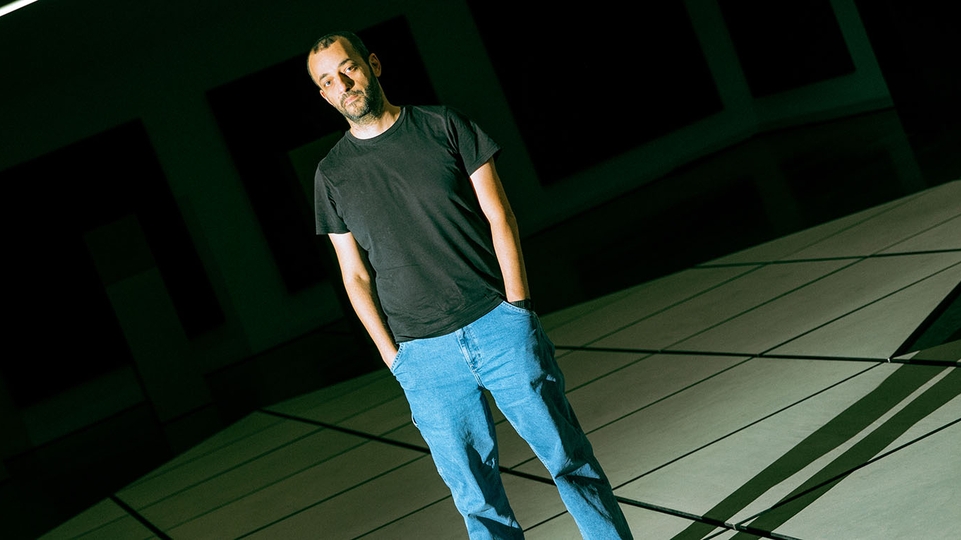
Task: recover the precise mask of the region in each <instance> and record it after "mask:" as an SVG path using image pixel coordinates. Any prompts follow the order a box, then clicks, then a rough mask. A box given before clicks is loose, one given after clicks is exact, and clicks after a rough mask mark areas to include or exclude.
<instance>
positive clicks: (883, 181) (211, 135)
mask: <svg viewBox="0 0 961 540" xmlns="http://www.w3.org/2000/svg"><path fill="white" fill-rule="evenodd" d="M649 4H652V5H646V4H644V5H640V6H633V5H632V6H631V7H630V8H626V7H623V3H617V2H613V1H610V2H608V1H601V2H592V3H591V4H590V5H591V9H590V10H587V9H584V8H579V7H572V8H564V9H562V8H556V9H553V10H551V11H547V12H545V11H543V10H535V9H531V10H517V9H516V2H510V3H509V2H506V1H505V0H486V1H480V0H447V1H444V2H432V1H426V0H419V1H418V0H397V1H391V2H387V1H377V0H360V1H356V2H351V3H324V2H316V1H308V0H284V1H280V2H278V1H268V0H250V1H245V2H230V1H226V0H201V1H197V0H189V1H188V0H165V1H156V0H149V1H144V2H121V1H119V0H88V1H86V2H74V1H67V0H40V1H39V2H36V3H34V4H31V5H29V6H27V7H25V8H22V9H20V10H18V11H15V12H13V13H11V14H9V15H7V16H4V17H2V18H0V66H2V73H0V181H2V185H3V187H4V189H5V190H6V191H5V196H4V201H5V208H4V212H3V214H4V217H5V230H6V231H7V238H8V240H9V241H8V245H9V246H10V249H8V251H7V253H8V255H7V257H6V261H7V264H6V265H5V266H6V268H7V275H8V276H9V277H8V280H7V284H8V287H7V291H8V292H7V293H5V299H6V302H5V305H6V306H7V315H8V322H7V323H6V325H5V329H6V332H5V336H6V337H7V343H6V351H5V353H4V355H3V358H2V360H0V457H2V458H3V466H2V467H0V498H2V500H0V508H3V509H4V510H3V512H4V513H5V514H4V516H3V520H2V522H3V523H8V522H9V523H13V522H16V523H23V525H22V526H21V530H22V531H31V532H36V531H38V530H43V529H44V528H49V527H52V526H53V525H55V524H56V523H57V522H58V521H59V520H61V519H64V518H65V517H66V516H69V515H70V514H71V513H72V512H75V511H78V510H79V509H81V508H83V507H84V506H85V505H87V504H90V503H91V502H93V501H96V500H99V499H101V498H103V497H104V496H105V495H106V494H109V493H111V492H112V491H113V490H116V489H117V488H118V487H120V486H122V485H124V484H125V483H126V482H129V481H130V480H131V479H132V478H135V477H136V476H137V475H139V474H143V473H144V472H145V471H146V470H149V469H150V468H152V467H155V466H156V465H157V464H158V463H161V462H163V461H164V460H165V459H169V457H171V456H172V455H175V454H176V453H178V452H180V451H182V450H184V449H186V448H189V447H190V446H192V445H193V444H196V443H197V442H198V441H200V440H202V439H203V438H205V437H206V436H208V435H210V434H211V433H213V432H214V431H215V430H217V429H219V428H220V427H223V426H224V425H227V424H229V423H230V422H232V421H234V420H236V419H238V418H240V417H241V416H243V415H245V414H247V413H249V412H250V411H251V410H254V409H255V408H257V407H260V406H263V405H266V404H269V403H273V402H276V401H278V400H281V399H285V398H288V397H292V396H294V395H297V394H300V393H302V392H306V391H310V390H313V389H316V388H320V387H323V386H325V385H329V384H332V383H335V382H338V381H341V380H344V379H347V378H350V377H353V376H356V375H358V374H361V373H364V372H367V371H369V370H372V369H376V368H378V367H380V365H381V364H380V363H379V360H378V359H377V358H376V357H375V356H374V355H373V354H372V351H371V350H370V348H369V344H368V342H367V340H366V337H365V336H364V334H363V333H362V332H361V331H360V329H359V326H358V324H357V322H356V320H355V319H354V318H353V316H352V314H351V313H350V310H349V307H348V305H347V303H346V302H345V300H344V294H343V291H342V288H341V287H340V283H339V280H338V277H337V274H336V269H335V265H334V262H333V260H332V258H331V251H330V248H329V246H328V244H327V241H326V239H323V238H317V237H315V236H314V235H313V233H312V223H311V212H312V208H311V207H310V200H311V199H310V196H311V189H312V186H311V181H312V171H313V168H314V166H315V164H316V162H317V160H318V159H319V158H320V157H322V156H323V154H324V152H325V151H326V149H327V148H329V147H330V145H331V144H333V143H334V142H335V141H336V140H337V138H339V137H340V135H341V133H342V132H343V130H344V129H346V123H345V122H344V121H343V119H341V118H340V117H339V116H338V115H337V114H336V113H335V112H334V111H333V109H332V108H330V107H329V106H327V105H326V104H325V103H323V102H322V100H321V99H320V98H319V96H317V94H316V89H315V88H314V87H313V86H312V84H311V83H310V81H309V79H308V78H307V76H306V70H305V65H304V61H305V52H306V50H307V49H308V48H309V46H310V45H311V44H312V43H313V41H314V40H315V39H316V38H317V37H318V36H319V35H320V34H322V33H324V32H326V31H329V30H333V29H338V28H348V29H353V30H355V31H357V32H358V33H360V34H361V35H362V36H363V37H364V38H365V39H366V40H367V41H368V44H369V45H370V47H371V49H372V50H373V51H374V52H377V53H378V56H379V57H380V58H381V60H382V62H383V64H384V66H385V74H384V76H383V78H382V83H383V84H384V86H385V88H386V89H387V92H388V95H389V96H390V97H391V100H392V101H393V102H395V103H399V104H404V103H446V104H449V105H452V106H455V107H458V108H460V109H461V110H463V111H464V112H466V113H468V114H469V115H471V116H472V117H474V118H475V119H476V120H477V121H478V122H479V123H480V124H481V125H482V126H483V127H485V129H487V130H488V131H489V132H490V133H491V134H492V135H493V136H494V137H495V138H497V139H498V140H499V141H500V142H501V143H502V144H503V145H504V146H505V148H506V151H505V152H504V153H503V155H502V157H501V159H500V160H499V163H498V168H499V170H500V172H501V175H502V177H503V178H504V179H505V182H506V188H507V190H508V194H509V196H510V197H511V200H512V203H513V205H514V207H515V211H516V212H517V214H518V217H519V220H520V224H521V229H522V233H523V235H524V241H525V251H526V253H527V256H528V259H529V260H528V266H529V271H530V274H531V284H532V288H533V291H534V294H535V297H536V299H537V302H538V305H539V309H540V310H541V311H542V312H550V311H553V310H556V309H561V308H563V307H566V306H568V305H572V304H574V303H577V302H581V301H584V300H587V299H590V298H593V297H596V296H599V295H602V294H606V293H609V292H613V291H615V290H618V289H619V288H623V287H626V286H630V285H632V284H635V283H638V282H640V281H643V280H647V279H652V278H655V277H658V276H661V275H665V274H667V273H670V272H673V271H676V270H679V269H681V268H684V267H687V266H690V265H692V264H696V263H698V262H702V261H704V260H708V259H710V258H711V257H714V256H720V255H723V254H725V253H729V252H731V251H734V250H737V249H742V248H745V247H748V246H750V245H753V244H756V243H759V242H762V241H765V240H768V239H771V238H774V237H776V236H780V235H783V234H787V233H790V232H793V231H795V230H799V229H801V228H804V227H808V226H812V225H815V224H817V223H821V222H824V221H827V220H830V219H833V218H835V217H839V216H841V215H844V214H846V213H850V212H854V211H857V210H860V209H862V208H866V207H868V206H872V205H875V204H879V203H881V202H885V201H888V200H892V199H894V198H897V197H900V196H903V195H906V194H908V193H911V192H914V191H917V190H919V189H923V188H925V187H928V186H931V185H936V184H939V183H943V182H946V181H949V180H954V179H956V178H958V177H959V176H961V167H959V161H958V157H957V154H958V152H957V151H956V149H957V148H958V143H959V138H958V133H959V129H958V126H959V114H958V109H959V105H958V99H957V98H958V96H959V76H958V73H957V70H956V69H953V64H954V62H955V58H954V56H955V54H954V53H953V49H952V48H951V45H952V41H953V30H954V29H953V28H951V23H950V19H949V18H948V17H947V15H946V12H944V11H943V10H944V9H945V8H943V7H941V3H937V2H909V1H907V0H880V1H876V2H875V1H870V2H869V1H864V2H862V1H859V0H833V1H828V0H804V1H801V0H793V1H786V2H762V1H759V0H751V1H748V0H687V1H684V2H681V1H678V2H654V3H649ZM508 13H509V14H510V15H509V16H507V15H506V14H508ZM949 31H950V32H951V33H949ZM837 171H843V172H844V173H845V174H843V175H841V177H842V178H844V179H845V180H844V182H842V184H840V185H839V183H838V182H837V180H836V178H837V177H838V175H837ZM828 173H830V174H828ZM818 178H823V179H824V180H822V181H818V180H817V179H818ZM828 179H830V180H828ZM8 516H10V517H11V520H12V521H10V520H8V519H7V517H8ZM13 516H16V517H17V519H13ZM29 535H30V533H29V532H28V533H27V537H29Z"/></svg>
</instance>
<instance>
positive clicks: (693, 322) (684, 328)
mask: <svg viewBox="0 0 961 540" xmlns="http://www.w3.org/2000/svg"><path fill="white" fill-rule="evenodd" d="M854 262H855V260H853V259H844V260H831V261H815V262H798V263H791V264H769V265H765V266H763V267H760V268H758V269H757V270H753V271H751V272H746V273H744V274H742V275H740V276H738V277H737V278H735V279H732V280H730V281H728V282H726V283H724V284H722V285H719V286H717V287H715V288H713V289H711V290H709V291H706V292H705V293H703V294H700V295H698V296H695V297H694V298H691V299H689V300H686V301H684V302H681V303H679V304H676V305H674V306H672V307H670V308H668V309H665V310H663V311H660V312H658V313H656V314H654V315H651V316H650V317H647V318H645V319H642V320H641V321H638V322H637V323H635V324H633V325H631V326H628V327H627V328H624V329H622V330H619V331H617V332H616V333H614V334H611V335H609V336H607V337H605V338H602V339H599V340H597V341H595V342H594V343H593V344H592V345H593V346H596V347H614V348H639V349H653V350H659V349H662V348H667V347H669V346H671V345H674V344H675V343H677V342H679V341H682V340H684V339H686V338H689V337H691V336H694V335H696V334H699V333H701V332H703V331H706V330H708V329H710V328H712V327H714V326H716V325H718V324H721V323H723V322H725V321H727V320H729V319H732V318H734V317H736V316H738V315H741V314H742V313H744V312H746V311H749V310H751V309H753V308H755V307H758V306H760V305H762V304H765V303H767V302H770V301H771V300H773V299H776V298H778V297H779V296H782V295H785V294H787V293H789V292H791V291H792V290H794V289H797V288H799V287H803V286H804V285H807V284H809V283H811V282H813V281H816V280H818V279H821V278H823V277H824V276H826V275H828V274H830V273H832V272H836V271H838V270H840V269H841V268H843V267H845V266H849V265H851V264H853V263H854ZM641 301H643V299H641Z"/></svg>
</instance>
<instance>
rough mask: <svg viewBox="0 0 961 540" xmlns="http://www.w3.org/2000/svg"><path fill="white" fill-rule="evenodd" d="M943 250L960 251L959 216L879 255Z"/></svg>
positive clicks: (960, 221)
mask: <svg viewBox="0 0 961 540" xmlns="http://www.w3.org/2000/svg"><path fill="white" fill-rule="evenodd" d="M944 249H959V250H961V216H958V217H954V218H951V219H949V220H948V221H945V222H944V223H939V224H937V225H935V226H934V227H931V228H930V229H928V230H926V231H923V232H920V233H918V234H917V235H915V236H912V237H911V238H908V239H906V240H903V241H901V242H898V243H897V244H894V245H893V246H891V247H889V248H887V249H885V250H883V251H881V253H885V254H889V253H916V252H919V251H937V250H944Z"/></svg>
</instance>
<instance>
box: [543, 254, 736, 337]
mask: <svg viewBox="0 0 961 540" xmlns="http://www.w3.org/2000/svg"><path fill="white" fill-rule="evenodd" d="M753 268H754V267H752V266H743V267H741V266H739V267H721V268H706V269H691V270H685V271H683V272H679V273H677V274H672V275H670V276H666V277H663V278H661V279H658V280H655V281H653V282H650V283H648V284H645V285H644V286H640V287H636V288H634V289H633V290H632V291H631V294H630V295H625V296H622V297H620V298H619V299H618V300H617V301H615V302H613V303H610V304H606V305H604V306H603V307H600V308H599V309H596V310H594V311H591V312H589V313H585V314H584V315H582V316H581V317H578V318H577V319H574V320H571V321H569V322H567V323H565V324H563V325H560V326H557V327H554V328H553V329H552V330H550V331H549V332H548V335H549V336H550V338H551V340H552V341H554V343H555V344H556V345H562V346H573V347H577V346H584V345H587V344H589V343H592V342H594V341H596V340H598V339H600V338H602V337H604V336H607V335H609V334H611V333H613V332H616V331H617V330H619V329H621V328H624V327H625V326H628V325H630V324H632V323H634V322H636V321H639V320H641V319H643V318H644V317H647V316H649V315H651V314H653V313H656V312H658V311H660V310H662V309H666V308H668V307H670V306H672V305H674V304H676V303H679V302H683V301H685V300H687V299H689V298H692V297H694V296H696V295H698V294H701V293H703V292H704V291H706V290H709V289H711V288H712V287H716V286H718V285H719V284H721V283H724V282H725V281H728V280H730V279H734V278H735V277H737V276H739V275H741V274H743V273H745V272H748V271H750V270H751V269H753Z"/></svg>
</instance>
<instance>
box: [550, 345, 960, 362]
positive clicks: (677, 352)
mask: <svg viewBox="0 0 961 540" xmlns="http://www.w3.org/2000/svg"><path fill="white" fill-rule="evenodd" d="M556 349H558V350H566V351H580V352H612V353H624V354H646V355H653V354H666V355H676V356H730V357H743V358H770V359H775V360H821V361H834V362H870V363H879V364H883V363H889V364H912V365H919V366H941V367H955V366H957V365H958V363H957V362H952V361H951V360H914V359H911V358H868V357H861V356H820V355H804V354H768V353H739V352H725V351H685V350H681V349H629V348H618V347H591V346H574V345H557V346H556Z"/></svg>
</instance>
